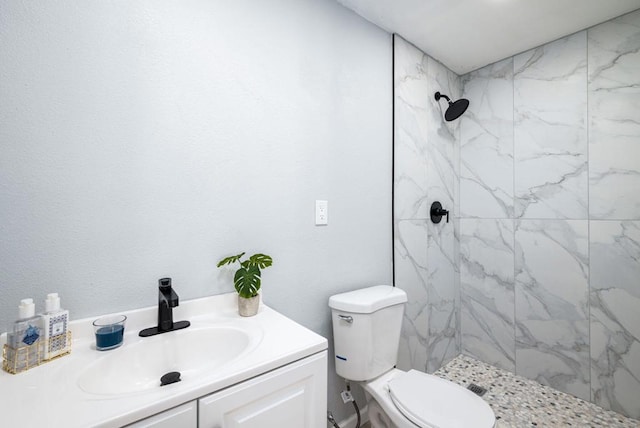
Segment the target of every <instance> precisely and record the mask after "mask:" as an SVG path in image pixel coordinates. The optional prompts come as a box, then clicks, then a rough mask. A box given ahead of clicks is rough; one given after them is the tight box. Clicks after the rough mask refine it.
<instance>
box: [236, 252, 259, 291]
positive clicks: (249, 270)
mask: <svg viewBox="0 0 640 428" xmlns="http://www.w3.org/2000/svg"><path fill="white" fill-rule="evenodd" d="M233 285H234V287H235V288H236V291H237V292H238V294H239V295H240V296H241V297H246V298H249V297H254V296H257V295H258V290H260V269H259V268H258V266H256V265H253V264H250V263H247V260H245V261H244V262H243V263H242V266H241V267H240V269H238V270H237V271H236V274H235V276H234V277H233Z"/></svg>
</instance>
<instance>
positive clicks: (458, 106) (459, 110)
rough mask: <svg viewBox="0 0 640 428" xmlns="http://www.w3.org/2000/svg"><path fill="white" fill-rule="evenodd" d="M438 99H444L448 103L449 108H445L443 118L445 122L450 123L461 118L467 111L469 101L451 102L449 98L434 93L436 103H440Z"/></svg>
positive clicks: (462, 99) (461, 99)
mask: <svg viewBox="0 0 640 428" xmlns="http://www.w3.org/2000/svg"><path fill="white" fill-rule="evenodd" d="M440 98H444V99H446V100H447V102H448V103H449V107H447V111H446V112H445V113H444V118H445V119H446V121H447V122H451V121H452V120H456V119H457V118H459V117H460V116H462V114H463V113H464V112H465V111H466V110H467V107H469V100H467V99H465V98H460V99H459V100H458V101H451V98H449V97H448V96H446V95H444V94H441V93H440V92H436V101H440Z"/></svg>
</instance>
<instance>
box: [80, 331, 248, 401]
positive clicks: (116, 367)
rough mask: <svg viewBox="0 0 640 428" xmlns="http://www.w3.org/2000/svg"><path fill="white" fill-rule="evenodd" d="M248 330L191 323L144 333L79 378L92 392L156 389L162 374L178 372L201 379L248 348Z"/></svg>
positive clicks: (84, 387) (187, 378) (108, 353)
mask: <svg viewBox="0 0 640 428" xmlns="http://www.w3.org/2000/svg"><path fill="white" fill-rule="evenodd" d="M251 339H252V337H251V336H250V335H249V333H248V332H246V331H244V330H240V329H237V328H231V327H205V328H189V329H186V330H179V331H173V332H170V333H164V334H160V335H157V336H154V337H151V338H143V339H140V340H139V341H138V342H136V343H133V344H131V345H127V344H126V337H125V345H124V346H122V347H120V348H118V349H114V350H112V351H107V352H105V354H106V355H105V356H104V357H102V358H100V359H99V360H98V361H96V362H95V363H93V364H91V365H90V366H88V367H87V368H86V369H85V370H83V372H82V373H81V374H80V376H79V378H78V386H80V388H82V389H83V390H84V391H86V392H88V393H91V394H100V395H115V394H127V393H135V392H141V391H145V390H150V389H157V388H160V378H161V377H162V376H163V375H164V374H167V373H168V372H180V374H181V380H182V381H183V382H188V381H189V380H193V379H199V378H202V377H203V376H205V375H206V374H208V373H211V372H213V371H216V370H219V369H220V368H221V367H223V366H224V365H226V364H228V363H230V362H232V361H234V360H237V359H238V358H240V357H241V356H242V355H244V354H245V353H247V352H248V351H249V348H250V344H251V343H252V342H253V341H252V340H251Z"/></svg>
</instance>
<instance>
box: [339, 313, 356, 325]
mask: <svg viewBox="0 0 640 428" xmlns="http://www.w3.org/2000/svg"><path fill="white" fill-rule="evenodd" d="M338 318H340V319H341V320H342V321H346V322H348V323H349V324H351V323H352V322H353V317H352V316H349V315H338Z"/></svg>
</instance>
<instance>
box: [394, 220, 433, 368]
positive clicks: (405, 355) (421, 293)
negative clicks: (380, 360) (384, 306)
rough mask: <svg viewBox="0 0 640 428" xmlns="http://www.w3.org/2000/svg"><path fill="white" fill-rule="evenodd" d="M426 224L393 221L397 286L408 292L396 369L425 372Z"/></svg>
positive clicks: (427, 336)
mask: <svg viewBox="0 0 640 428" xmlns="http://www.w3.org/2000/svg"><path fill="white" fill-rule="evenodd" d="M427 240H428V238H427V223H426V221H425V220H423V219H417V220H399V221H396V231H395V242H394V251H395V271H396V277H395V281H396V286H398V287H400V288H402V290H404V291H405V292H406V293H407V299H408V301H407V303H406V305H405V311H404V316H403V321H402V335H401V339H400V341H401V342H400V348H399V352H398V367H399V368H400V369H403V370H409V369H412V368H414V369H419V370H423V371H426V369H427V348H428V340H429V317H428V307H427V299H428V293H427V290H428V286H427V284H428V280H429V272H428V269H427V247H426V242H427Z"/></svg>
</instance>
